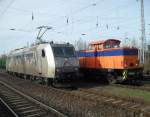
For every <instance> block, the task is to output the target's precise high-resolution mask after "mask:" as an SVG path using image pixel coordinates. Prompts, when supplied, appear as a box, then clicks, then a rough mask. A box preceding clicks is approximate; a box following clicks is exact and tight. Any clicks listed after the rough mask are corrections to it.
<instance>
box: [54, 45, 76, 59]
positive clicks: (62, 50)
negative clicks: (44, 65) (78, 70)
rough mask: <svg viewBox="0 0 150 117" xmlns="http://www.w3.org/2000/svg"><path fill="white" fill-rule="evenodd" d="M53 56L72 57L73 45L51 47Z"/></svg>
mask: <svg viewBox="0 0 150 117" xmlns="http://www.w3.org/2000/svg"><path fill="white" fill-rule="evenodd" d="M53 52H54V56H55V57H74V56H75V51H74V48H73V47H53Z"/></svg>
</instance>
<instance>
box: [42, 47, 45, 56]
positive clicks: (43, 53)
mask: <svg viewBox="0 0 150 117" xmlns="http://www.w3.org/2000/svg"><path fill="white" fill-rule="evenodd" d="M42 57H43V58H44V57H45V51H44V49H42Z"/></svg>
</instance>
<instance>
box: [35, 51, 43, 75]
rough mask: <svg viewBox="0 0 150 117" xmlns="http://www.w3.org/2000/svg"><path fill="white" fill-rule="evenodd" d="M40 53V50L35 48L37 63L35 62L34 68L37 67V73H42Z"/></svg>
mask: <svg viewBox="0 0 150 117" xmlns="http://www.w3.org/2000/svg"><path fill="white" fill-rule="evenodd" d="M41 55H42V52H41V50H37V64H36V68H37V73H38V75H41V74H42V58H41Z"/></svg>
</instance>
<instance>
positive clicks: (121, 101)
mask: <svg viewBox="0 0 150 117" xmlns="http://www.w3.org/2000/svg"><path fill="white" fill-rule="evenodd" d="M79 90H80V92H81V93H83V95H85V96H86V97H87V98H89V99H91V101H93V100H94V101H96V103H100V102H102V103H105V104H108V103H109V104H112V105H114V106H115V105H117V106H118V107H119V108H123V109H126V110H128V111H132V112H134V113H137V112H140V113H141V115H143V116H144V117H150V106H149V105H143V102H137V100H135V101H133V100H130V99H127V98H121V97H120V98H119V97H115V96H112V95H110V94H106V93H104V92H98V91H95V90H93V89H82V88H80V89H79ZM143 116H142V117H143Z"/></svg>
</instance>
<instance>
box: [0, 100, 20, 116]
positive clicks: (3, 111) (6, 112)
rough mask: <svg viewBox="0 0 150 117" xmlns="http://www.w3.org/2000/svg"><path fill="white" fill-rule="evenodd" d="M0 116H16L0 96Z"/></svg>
mask: <svg viewBox="0 0 150 117" xmlns="http://www.w3.org/2000/svg"><path fill="white" fill-rule="evenodd" d="M0 116H1V117H17V114H16V113H15V112H14V111H13V110H12V109H11V108H10V107H9V106H8V105H7V104H6V103H5V102H4V100H3V99H1V98H0Z"/></svg>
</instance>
